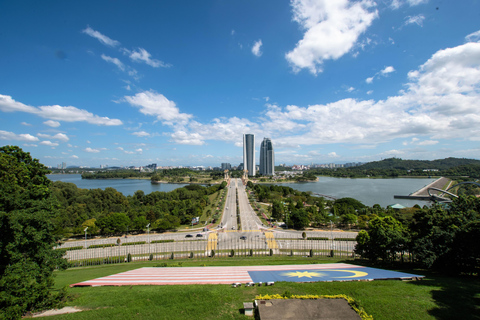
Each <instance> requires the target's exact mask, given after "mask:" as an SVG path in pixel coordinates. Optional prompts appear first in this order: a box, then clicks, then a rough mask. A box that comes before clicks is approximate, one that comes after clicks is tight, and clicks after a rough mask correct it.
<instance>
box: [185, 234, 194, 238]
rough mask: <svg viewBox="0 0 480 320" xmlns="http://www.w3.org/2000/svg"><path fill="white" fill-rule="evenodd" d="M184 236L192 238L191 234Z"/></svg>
mask: <svg viewBox="0 0 480 320" xmlns="http://www.w3.org/2000/svg"><path fill="white" fill-rule="evenodd" d="M185 238H193V234H187V235H186V236H185Z"/></svg>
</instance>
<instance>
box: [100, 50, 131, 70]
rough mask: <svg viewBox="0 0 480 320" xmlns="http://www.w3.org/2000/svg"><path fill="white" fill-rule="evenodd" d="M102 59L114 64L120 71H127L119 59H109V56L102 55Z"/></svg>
mask: <svg viewBox="0 0 480 320" xmlns="http://www.w3.org/2000/svg"><path fill="white" fill-rule="evenodd" d="M101 57H102V59H103V60H105V61H107V62H110V63H113V64H114V65H116V66H117V67H118V69H120V70H122V71H125V65H124V64H123V63H122V61H120V60H119V59H117V58H112V57H109V56H106V55H104V54H102V56H101Z"/></svg>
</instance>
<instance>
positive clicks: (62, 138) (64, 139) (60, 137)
mask: <svg viewBox="0 0 480 320" xmlns="http://www.w3.org/2000/svg"><path fill="white" fill-rule="evenodd" d="M37 136H39V137H40V138H42V139H55V140H60V141H62V142H67V141H68V140H70V139H69V138H68V136H67V135H66V134H64V133H57V134H56V135H54V136H52V135H49V134H43V133H39V134H37Z"/></svg>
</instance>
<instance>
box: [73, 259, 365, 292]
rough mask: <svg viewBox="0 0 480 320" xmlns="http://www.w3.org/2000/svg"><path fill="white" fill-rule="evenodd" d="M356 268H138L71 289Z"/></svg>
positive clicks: (246, 278)
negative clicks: (262, 273)
mask: <svg viewBox="0 0 480 320" xmlns="http://www.w3.org/2000/svg"><path fill="white" fill-rule="evenodd" d="M348 268H359V266H354V265H350V264H345V263H330V264H304V265H280V266H243V267H173V268H172V267H169V268H139V269H135V270H130V271H127V272H122V273H118V274H114V275H111V276H107V277H102V278H98V279H94V280H88V281H84V282H80V283H76V284H72V285H71V287H80V286H92V287H93V286H128V285H174V284H230V283H234V282H240V283H247V282H251V281H252V279H251V278H250V275H249V274H248V271H283V270H312V269H315V270H320V269H348Z"/></svg>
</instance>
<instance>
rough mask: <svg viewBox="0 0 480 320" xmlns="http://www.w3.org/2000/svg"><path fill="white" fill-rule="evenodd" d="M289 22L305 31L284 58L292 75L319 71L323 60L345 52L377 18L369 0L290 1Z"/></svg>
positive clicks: (372, 4)
mask: <svg viewBox="0 0 480 320" xmlns="http://www.w3.org/2000/svg"><path fill="white" fill-rule="evenodd" d="M291 4H292V8H293V20H294V21H296V22H297V23H299V24H300V26H301V27H302V28H303V29H305V33H304V35H303V39H301V40H300V41H299V42H298V43H297V44H296V46H295V48H294V49H293V50H292V51H290V52H288V53H287V54H286V55H285V58H286V59H287V61H288V62H289V63H290V65H291V66H292V68H293V71H294V72H299V71H300V70H301V69H304V68H306V69H308V70H309V71H310V72H311V73H313V74H318V73H320V72H322V70H323V62H324V61H325V60H332V59H333V60H336V59H338V58H340V57H342V56H343V55H345V54H346V53H348V52H349V51H350V50H351V49H352V48H353V47H354V45H355V44H356V43H357V41H358V39H359V37H360V35H361V34H363V33H364V32H365V31H366V30H367V28H368V27H370V25H371V24H372V22H373V20H374V19H375V18H377V16H378V13H377V10H376V9H374V7H375V3H374V2H373V1H371V0H361V1H357V2H353V1H349V0H336V1H328V0H318V1H311V0H293V1H292V2H291Z"/></svg>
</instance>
